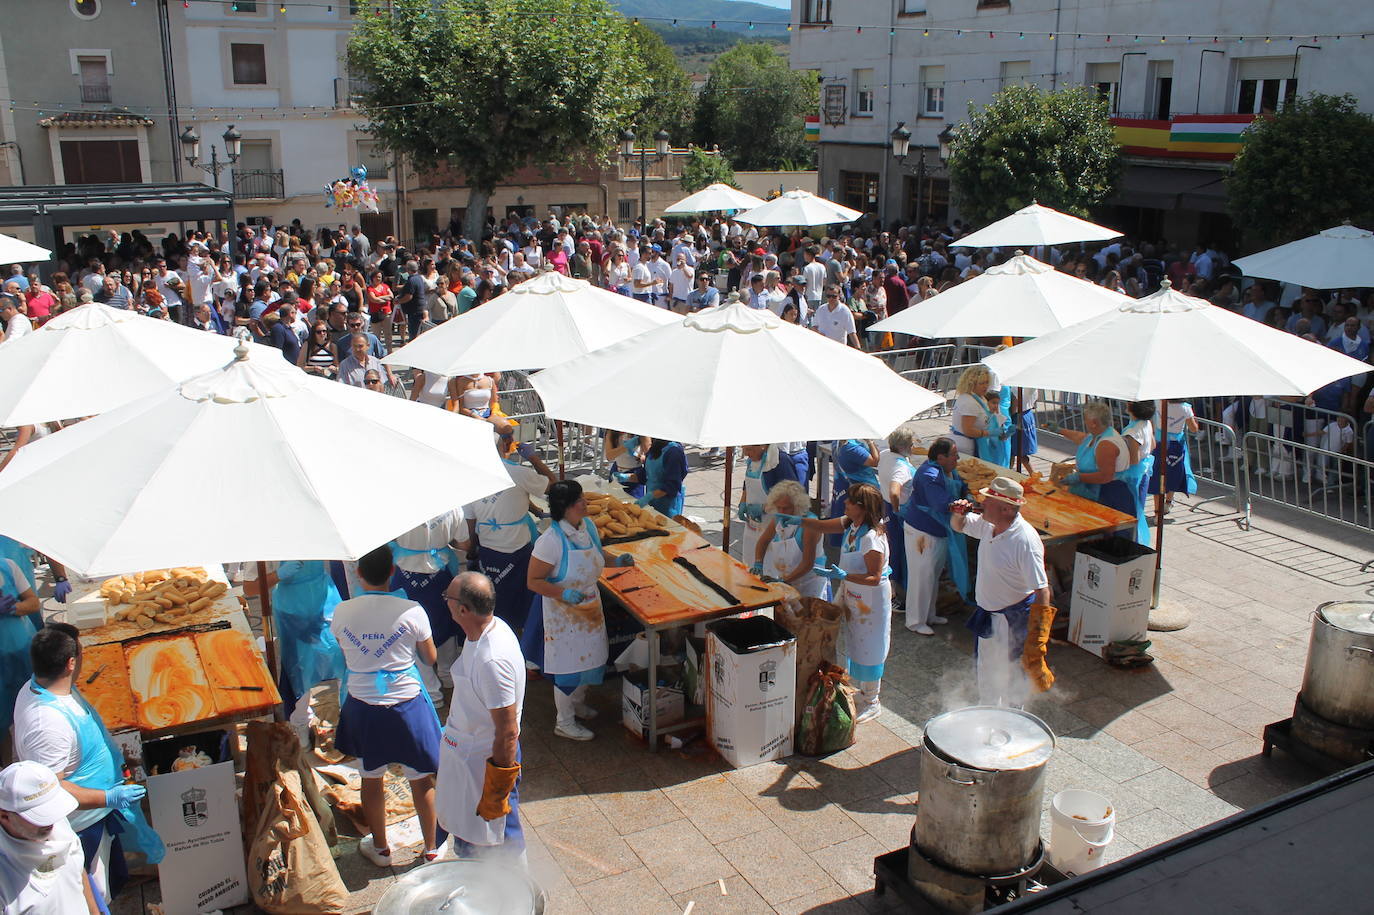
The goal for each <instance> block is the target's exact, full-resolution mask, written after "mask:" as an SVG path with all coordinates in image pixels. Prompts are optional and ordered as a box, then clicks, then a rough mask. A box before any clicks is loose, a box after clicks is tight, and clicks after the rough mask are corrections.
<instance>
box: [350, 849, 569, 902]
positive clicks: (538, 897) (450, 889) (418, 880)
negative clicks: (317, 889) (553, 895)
mask: <svg viewBox="0 0 1374 915" xmlns="http://www.w3.org/2000/svg"><path fill="white" fill-rule="evenodd" d="M372 911H373V915H478V913H480V915H537V913H540V912H543V911H544V898H543V894H542V893H541V892H540V891H539V887H538V886H536V885H535V883H534V881H533V880H531V879H530V878H529V876H528V875H526V874H525V873H524V872H523V871H521V870H519V869H517V868H514V867H510V866H508V865H505V864H495V863H490V862H486V861H471V860H467V859H459V860H456V861H436V862H434V863H433V864H426V865H424V866H422V867H417V868H415V869H414V870H412V871H409V872H408V873H406V874H405V875H404V876H402V877H401V878H400V879H398V880H397V881H396V883H395V884H394V885H393V886H392V887H391V889H389V890H387V891H386V893H385V894H383V895H382V898H381V899H379V900H378V901H377V906H376V908H374V909H373V910H372Z"/></svg>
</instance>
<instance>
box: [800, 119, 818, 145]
mask: <svg viewBox="0 0 1374 915" xmlns="http://www.w3.org/2000/svg"><path fill="white" fill-rule="evenodd" d="M804 125H805V128H806V133H805V139H806V141H807V142H808V143H819V142H820V141H821V116H820V115H819V114H809V115H807V116H806V119H805V122H804Z"/></svg>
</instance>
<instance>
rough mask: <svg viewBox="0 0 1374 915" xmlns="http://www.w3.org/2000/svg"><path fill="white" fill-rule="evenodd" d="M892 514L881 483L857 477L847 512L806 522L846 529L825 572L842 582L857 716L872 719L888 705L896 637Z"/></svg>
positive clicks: (820, 528)
mask: <svg viewBox="0 0 1374 915" xmlns="http://www.w3.org/2000/svg"><path fill="white" fill-rule="evenodd" d="M886 515H887V503H886V501H885V500H884V499H883V497H882V495H881V494H880V493H879V492H878V489H877V487H875V486H870V485H868V484H867V483H855V484H853V485H852V486H850V487H849V492H848V493H846V498H845V507H844V515H842V516H841V517H838V518H827V519H825V520H824V521H803V522H802V524H803V526H804V527H805V528H807V529H809V530H812V531H816V532H818V533H825V534H835V533H838V534H840V535H841V536H840V564H839V565H838V566H831V567H830V568H828V569H825V570H824V571H822V572H821V573H820V574H821V575H823V576H824V577H826V578H829V579H831V580H832V581H836V582H839V589H840V600H839V603H840V604H842V605H843V606H844V609H845V617H844V625H845V630H844V634H845V646H846V649H847V650H848V652H849V676H850V678H851V679H852V680H853V681H854V682H855V684H856V685H857V686H858V687H859V703H858V705H859V707H858V712H859V715H858V718H857V719H856V720H857V721H869V720H870V719H873V718H876V717H878V713H879V712H880V711H882V708H881V707H880V706H879V704H878V691H879V688H880V687H881V686H882V678H883V666H884V664H885V663H886V662H887V649H888V645H889V643H890V641H891V638H892V612H891V608H892V585H891V582H889V581H888V578H889V576H890V575H891V570H890V569H889V568H888V564H887V557H888V545H887V530H886V525H885V524H884V519H885V517H886Z"/></svg>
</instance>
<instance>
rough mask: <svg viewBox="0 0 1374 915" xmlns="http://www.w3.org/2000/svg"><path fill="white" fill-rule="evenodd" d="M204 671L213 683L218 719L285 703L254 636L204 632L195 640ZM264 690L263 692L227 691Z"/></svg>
mask: <svg viewBox="0 0 1374 915" xmlns="http://www.w3.org/2000/svg"><path fill="white" fill-rule="evenodd" d="M193 638H194V639H195V643H196V650H197V652H198V653H199V655H200V663H201V667H202V668H204V670H205V677H206V679H207V680H208V681H209V683H210V689H211V695H212V697H213V698H214V702H215V712H216V714H218V715H221V716H224V715H235V714H238V713H241V712H260V711H264V710H266V709H269V708H271V707H272V706H274V705H276V704H278V703H279V702H281V696H280V695H279V694H278V693H277V687H276V685H275V684H274V683H273V682H272V676H271V674H270V673H269V672H268V670H267V664H266V662H264V661H263V658H262V655H261V654H259V653H258V646H257V645H256V644H255V643H254V641H253V638H252V636H250V635H249V634H247V633H245V632H240V631H238V630H237V629H220V630H217V631H215V632H200V633H197V634H196V635H195V636H193ZM237 686H260V687H262V689H261V690H241V689H227V688H226V687H237Z"/></svg>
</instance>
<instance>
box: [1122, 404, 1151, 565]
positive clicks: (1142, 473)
mask: <svg viewBox="0 0 1374 915" xmlns="http://www.w3.org/2000/svg"><path fill="white" fill-rule="evenodd" d="M1126 413H1127V414H1128V415H1129V416H1130V417H1131V421H1130V422H1129V423H1127V424H1126V428H1124V429H1122V430H1121V437H1122V438H1124V439H1126V447H1127V448H1128V449H1129V450H1130V453H1131V459H1132V461H1133V463H1134V464H1138V465H1139V466H1138V467H1133V468H1132V473H1133V474H1134V475H1135V476H1136V477H1137V479H1136V482H1135V493H1136V510H1137V511H1138V512H1139V514H1138V515H1137V517H1136V525H1135V530H1134V531H1132V534H1133V535H1134V537H1133V539H1134V540H1135V542H1136V543H1140V544H1146V545H1148V544H1149V542H1150V520H1149V519H1150V497H1149V492H1150V478H1151V477H1152V476H1153V475H1154V470H1155V429H1154V423H1153V420H1154V417H1155V402H1154V401H1153V400H1140V401H1136V402H1134V403H1129V404H1127V405H1126Z"/></svg>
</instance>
